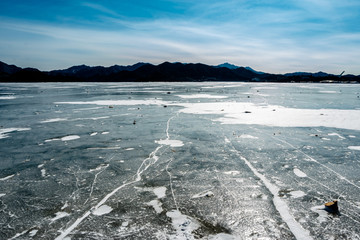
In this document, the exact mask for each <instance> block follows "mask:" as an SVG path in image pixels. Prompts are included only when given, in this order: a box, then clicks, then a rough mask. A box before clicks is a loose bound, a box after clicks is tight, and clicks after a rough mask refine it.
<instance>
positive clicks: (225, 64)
mask: <svg viewBox="0 0 360 240" xmlns="http://www.w3.org/2000/svg"><path fill="white" fill-rule="evenodd" d="M216 67H224V68H228V69H237V68H239V67H238V66H236V65H234V64H231V63H228V62H225V63H223V64H219V65H217V66H216Z"/></svg>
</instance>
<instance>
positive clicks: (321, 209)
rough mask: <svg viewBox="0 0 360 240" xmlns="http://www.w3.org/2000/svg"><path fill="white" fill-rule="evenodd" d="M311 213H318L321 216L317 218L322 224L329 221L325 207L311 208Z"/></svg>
mask: <svg viewBox="0 0 360 240" xmlns="http://www.w3.org/2000/svg"><path fill="white" fill-rule="evenodd" d="M311 211H313V212H316V213H317V214H319V216H318V217H317V218H316V219H317V220H318V221H319V222H320V223H322V222H326V221H327V219H328V214H327V212H326V211H325V208H324V206H321V205H320V206H315V207H312V208H311Z"/></svg>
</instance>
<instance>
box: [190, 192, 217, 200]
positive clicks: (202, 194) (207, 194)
mask: <svg viewBox="0 0 360 240" xmlns="http://www.w3.org/2000/svg"><path fill="white" fill-rule="evenodd" d="M212 196H214V193H213V192H212V191H211V190H206V191H203V192H201V193H197V194H195V195H193V196H192V197H191V198H202V197H212Z"/></svg>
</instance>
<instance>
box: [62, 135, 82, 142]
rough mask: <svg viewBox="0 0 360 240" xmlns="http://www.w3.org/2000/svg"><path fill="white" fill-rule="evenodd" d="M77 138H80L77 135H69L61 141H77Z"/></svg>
mask: <svg viewBox="0 0 360 240" xmlns="http://www.w3.org/2000/svg"><path fill="white" fill-rule="evenodd" d="M79 138H80V136H78V135H69V136H65V137H62V138H61V141H72V140H75V139H79Z"/></svg>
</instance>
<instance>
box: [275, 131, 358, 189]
mask: <svg viewBox="0 0 360 240" xmlns="http://www.w3.org/2000/svg"><path fill="white" fill-rule="evenodd" d="M270 136H271V135H270ZM271 137H272V138H273V139H275V140H278V141H280V142H282V143H285V144H287V145H289V146H290V147H292V148H294V149H295V150H296V151H298V152H299V153H302V154H304V155H305V156H306V157H308V158H309V159H310V160H311V161H312V162H315V163H317V164H319V165H321V166H323V167H324V168H326V169H328V170H329V171H330V172H333V173H334V174H335V175H337V176H338V178H340V179H341V180H344V181H346V182H347V183H350V184H351V185H353V186H354V187H357V188H359V189H360V187H359V186H358V185H356V184H355V183H353V182H352V181H350V180H349V179H347V178H346V177H344V176H343V175H341V174H340V173H338V172H336V171H334V170H332V169H331V168H329V167H328V166H326V165H325V164H322V163H320V162H319V161H317V160H316V159H314V158H312V157H310V156H309V155H308V154H306V153H304V152H303V151H301V150H300V149H298V148H296V147H295V146H294V145H292V144H290V143H288V142H287V141H285V140H282V139H280V138H277V137H273V136H271Z"/></svg>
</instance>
